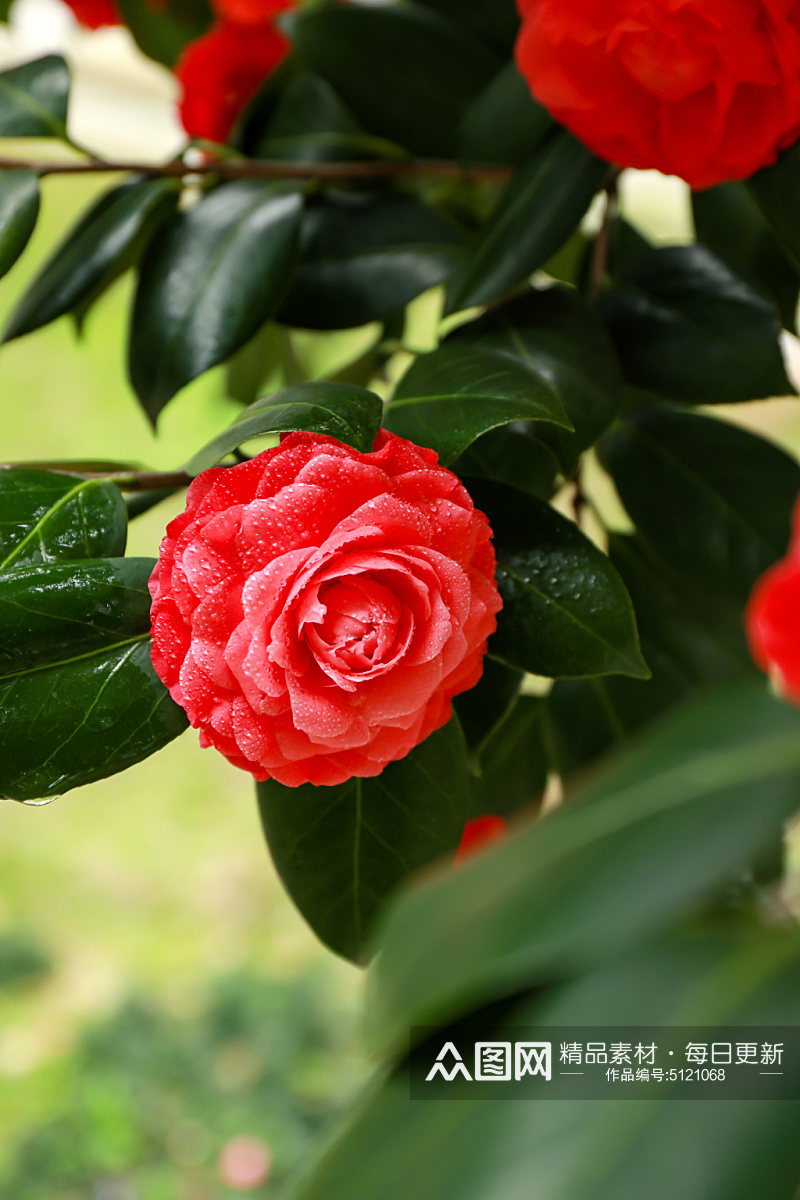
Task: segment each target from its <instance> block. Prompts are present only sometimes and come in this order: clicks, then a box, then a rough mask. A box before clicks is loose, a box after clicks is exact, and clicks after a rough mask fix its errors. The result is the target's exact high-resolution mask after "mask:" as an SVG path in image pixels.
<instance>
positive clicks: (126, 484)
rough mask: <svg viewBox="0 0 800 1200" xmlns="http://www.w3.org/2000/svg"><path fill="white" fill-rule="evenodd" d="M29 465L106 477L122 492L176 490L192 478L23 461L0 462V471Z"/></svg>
mask: <svg viewBox="0 0 800 1200" xmlns="http://www.w3.org/2000/svg"><path fill="white" fill-rule="evenodd" d="M18 467H31V468H36V469H39V470H45V471H51V472H53V473H54V474H56V475H71V476H72V477H73V478H75V479H86V480H90V479H108V480H109V481H110V482H111V483H115V484H116V485H117V487H118V488H119V489H120V491H122V492H153V491H162V490H164V491H166V490H168V489H170V490H172V491H177V490H178V489H179V488H185V487H188V486H189V484H190V483H191V482H192V480H193V479H194V475H189V474H188V473H187V472H186V471H81V470H80V469H78V468H73V467H71V466H70V464H69V463H48V462H24V463H0V471H10V470H14V469H15V468H18Z"/></svg>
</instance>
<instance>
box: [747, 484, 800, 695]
mask: <svg viewBox="0 0 800 1200" xmlns="http://www.w3.org/2000/svg"><path fill="white" fill-rule="evenodd" d="M745 627H746V629H747V638H748V641H749V643H750V651H751V653H752V655H753V658H754V659H755V661H756V662H757V663H758V665H759V666H760V667H761V669H762V670H764V671H766V672H767V673H768V674H769V675H770V676H772V678H773V679H774V680H775V682H776V683H777V685H778V687H779V688H780V690H781V692H783V694H784V695H785V696H786V697H788V699H790V700H793V701H794V702H795V703H796V704H800V502H799V503H798V505H797V507H796V508H795V515H794V532H793V535H792V544H791V546H790V547H789V553H788V554H787V555H786V557H785V558H784V559H781V561H780V562H778V563H776V564H775V566H774V567H770V569H769V570H768V571H766V572H765V573H764V574H763V575H762V576H761V578H760V579H759V581H758V583H757V584H756V586H755V588H754V589H753V592H752V595H751V596H750V600H749V603H748V605H747V609H746V611H745Z"/></svg>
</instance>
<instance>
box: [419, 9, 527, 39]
mask: <svg viewBox="0 0 800 1200" xmlns="http://www.w3.org/2000/svg"><path fill="white" fill-rule="evenodd" d="M420 3H421V4H424V5H425V7H426V8H431V9H434V10H435V11H436V12H438V13H441V14H442V16H444V17H447V18H448V20H450V21H454V22H455V21H458V22H461V23H462V24H463V25H466V26H468V27H469V28H471V29H473V30H474V31H475V33H477V34H478V35H479V36H480V37H481V38H486V39H488V40H490V41H492V42H494V43H495V44H496V45H497V47H498V49H499V50H502V51H503V52H508V51H510V50H511V47H512V46H513V43H514V39H515V37H516V36H517V33H518V31H519V13H518V11H517V6H516V4H515V3H514V0H471V2H470V3H469V4H463V3H462V2H461V0H420Z"/></svg>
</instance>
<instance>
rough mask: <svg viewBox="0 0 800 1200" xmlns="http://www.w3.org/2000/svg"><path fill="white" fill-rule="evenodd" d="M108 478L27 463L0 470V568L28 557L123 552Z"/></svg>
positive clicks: (118, 504) (118, 508) (118, 511)
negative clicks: (77, 475) (89, 477)
mask: <svg viewBox="0 0 800 1200" xmlns="http://www.w3.org/2000/svg"><path fill="white" fill-rule="evenodd" d="M125 535H126V519H125V505H124V504H123V503H122V496H121V495H120V493H119V490H118V489H117V488H116V487H115V486H114V484H113V483H108V482H105V481H103V480H97V479H94V480H86V479H76V478H75V477H74V476H72V475H61V474H55V473H54V472H50V471H39V470H35V469H32V468H28V467H12V468H8V469H6V470H0V572H2V571H6V570H10V569H11V568H12V567H13V568H17V567H24V566H28V565H30V564H32V563H49V562H58V561H59V560H62V559H68V558H96V557H99V556H101V555H118V554H123V553H124V552H125Z"/></svg>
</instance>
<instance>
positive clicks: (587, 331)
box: [452, 287, 622, 482]
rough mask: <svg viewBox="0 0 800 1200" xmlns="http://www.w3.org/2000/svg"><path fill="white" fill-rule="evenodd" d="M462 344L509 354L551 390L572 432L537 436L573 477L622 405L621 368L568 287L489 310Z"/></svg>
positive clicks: (464, 333)
mask: <svg viewBox="0 0 800 1200" xmlns="http://www.w3.org/2000/svg"><path fill="white" fill-rule="evenodd" d="M462 338H463V339H464V340H466V339H469V340H470V342H471V343H473V344H475V343H477V344H479V345H481V346H484V347H486V348H487V349H488V348H492V349H496V350H502V351H504V352H505V353H506V354H510V355H512V356H514V357H515V358H516V359H517V360H518V361H519V362H520V363H523V364H525V366H527V367H528V369H529V370H532V371H535V372H536V373H537V374H538V375H539V376H540V377H542V378H544V379H546V380H547V381H548V383H550V384H552V386H553V387H554V388H555V390H556V392H557V393H558V396H559V398H560V400H561V401H562V403H563V405H564V408H565V409H566V412H567V416H568V417H569V419H570V421H571V422H572V425H573V426H574V432H573V433H570V432H568V431H566V430H563V429H556V428H554V427H553V426H552V425H541V426H539V427H538V428H537V433H538V436H539V437H540V438H541V439H542V440H543V441H545V442H546V443H547V444H548V446H550V447H551V448H552V450H553V451H554V453H555V455H556V457H557V459H558V460H559V462H560V463H561V467H562V469H563V471H564V472H565V474H570V473H571V472H572V470H573V469H574V467H575V464H576V463H577V461H578V458H579V457H580V455H581V453H582V452H583V451H584V450H585V449H587V447H589V446H592V445H594V443H595V442H596V441H597V439H598V437H599V436H600V435H601V433H603V432H605V430H606V429H607V428H608V426H609V425H610V424H611V421H612V420H613V418H614V417H615V416H616V414H617V411H618V409H619V404H620V395H621V383H622V381H621V377H620V371H619V365H618V363H617V360H616V356H615V354H614V351H613V348H612V346H611V344H610V342H609V340H608V336H607V334H606V332H605V330H604V329H603V326H602V325H601V323H600V321H598V319H597V317H596V315H595V313H594V312H593V310H592V309H590V308H589V306H588V305H587V304H586V303H585V301H583V300H582V299H581V297H580V296H579V295H578V294H577V293H576V292H575V291H573V290H571V289H569V288H564V287H549V288H541V289H536V290H533V291H529V292H527V293H526V294H525V295H523V296H521V297H520V298H519V299H517V300H513V301H512V302H511V303H510V304H504V305H501V306H500V307H498V308H495V309H490V310H489V312H487V313H486V314H485V316H483V317H481V319H480V320H479V321H474V322H471V323H469V324H467V325H465V326H464V327H463V329H462V330H459V331H457V332H456V333H455V334H454V335H453V337H452V340H457V339H462ZM509 482H512V481H511V480H509Z"/></svg>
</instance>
